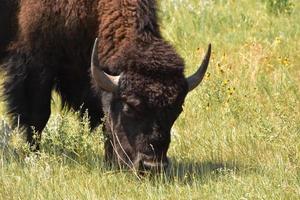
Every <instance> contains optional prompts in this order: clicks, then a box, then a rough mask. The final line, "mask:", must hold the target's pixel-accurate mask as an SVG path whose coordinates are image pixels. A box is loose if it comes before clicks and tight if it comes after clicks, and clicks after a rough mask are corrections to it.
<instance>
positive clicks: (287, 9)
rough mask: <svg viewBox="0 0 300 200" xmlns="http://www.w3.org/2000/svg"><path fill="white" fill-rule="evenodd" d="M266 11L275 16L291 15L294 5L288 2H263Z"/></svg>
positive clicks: (275, 0)
mask: <svg viewBox="0 0 300 200" xmlns="http://www.w3.org/2000/svg"><path fill="white" fill-rule="evenodd" d="M265 1H266V4H267V8H268V11H269V12H271V13H273V14H275V15H279V14H289V15H290V14H291V13H292V11H293V8H294V4H293V3H292V2H290V0H265Z"/></svg>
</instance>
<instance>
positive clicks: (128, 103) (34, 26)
mask: <svg viewBox="0 0 300 200" xmlns="http://www.w3.org/2000/svg"><path fill="white" fill-rule="evenodd" d="M17 19H18V29H17V30H18V33H17V37H16V38H15V39H14V40H12V41H11V43H10V45H9V47H8V48H7V52H8V55H7V57H6V61H5V62H4V69H5V72H6V76H7V78H6V81H5V83H4V94H5V97H6V101H7V105H8V111H9V113H10V114H11V116H12V119H13V121H14V123H13V124H14V125H16V124H17V121H18V123H19V124H21V125H22V127H24V130H25V132H26V135H27V141H28V142H29V143H30V145H31V146H32V147H36V148H38V141H39V139H40V135H41V132H42V130H43V128H44V127H45V125H46V123H47V121H48V118H49V115H50V99H51V91H52V90H56V91H57V92H58V93H59V94H60V95H61V98H62V101H63V102H64V105H68V106H70V107H72V108H74V109H75V110H81V111H82V112H84V111H85V110H88V113H89V117H90V123H91V127H92V128H93V127H95V126H97V125H98V124H99V123H101V122H102V121H101V119H102V118H103V117H104V115H105V117H104V118H103V123H104V134H105V138H106V139H105V140H106V141H105V160H106V161H108V162H112V163H118V164H120V165H121V166H128V167H130V168H135V169H141V168H142V169H157V168H160V169H162V168H165V167H167V166H168V163H169V162H168V158H167V151H168V148H169V144H170V140H171V135H170V131H171V127H172V125H173V123H174V121H175V120H176V119H177V117H178V116H179V115H180V113H181V112H182V105H183V103H184V99H185V97H186V95H187V93H188V92H189V91H191V90H193V89H194V88H195V87H196V86H197V85H199V83H200V82H201V80H202V79H203V77H204V74H205V72H206V69H207V67H208V64H209V58H210V54H211V46H210V45H209V47H208V50H207V53H206V55H205V58H204V59H203V61H202V64H201V66H200V67H199V69H198V70H197V71H196V72H195V74H193V75H192V76H190V77H188V78H185V76H184V61H183V59H182V58H181V57H180V56H179V55H178V54H177V53H176V51H175V50H174V48H173V47H172V46H171V45H170V44H168V42H166V41H165V40H164V39H163V38H162V36H161V33H160V30H159V25H158V19H157V13H156V1H155V0H77V1H74V0H57V1H53V0H39V1H36V0H20V1H19V11H18V15H17ZM95 38H98V39H97V40H96V41H95V42H94V40H95ZM93 44H94V45H93ZM91 52H92V55H91ZM32 127H33V128H32ZM33 129H34V130H33ZM34 132H36V133H37V134H38V135H37V137H33V136H34V134H33V133H34Z"/></svg>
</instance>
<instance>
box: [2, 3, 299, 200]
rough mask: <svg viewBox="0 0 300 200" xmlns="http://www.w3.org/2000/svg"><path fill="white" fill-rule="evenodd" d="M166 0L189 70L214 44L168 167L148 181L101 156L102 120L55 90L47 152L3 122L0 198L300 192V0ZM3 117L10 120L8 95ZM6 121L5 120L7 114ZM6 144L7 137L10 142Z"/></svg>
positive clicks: (163, 13)
mask: <svg viewBox="0 0 300 200" xmlns="http://www.w3.org/2000/svg"><path fill="white" fill-rule="evenodd" d="M265 2H266V1H260V0H259V1H253V0H239V1H235V0H215V1H210V0H185V1H183V0H163V1H161V3H160V4H159V10H160V11H159V15H160V19H161V30H162V33H163V35H164V36H165V38H166V39H167V40H168V41H170V43H172V44H173V45H174V46H175V47H176V49H177V50H178V53H180V55H182V57H183V58H184V59H185V60H186V75H189V74H191V73H192V72H193V71H194V70H195V69H196V68H197V65H198V64H199V63H200V61H201V59H202V56H203V53H204V52H205V50H206V48H207V45H208V43H212V45H213V55H212V60H211V63H210V66H209V70H208V73H207V76H206V78H205V79H204V81H203V83H202V85H201V86H200V87H198V88H197V89H196V90H195V91H193V92H191V93H190V94H189V95H188V97H187V99H186V101H185V106H184V112H183V113H182V114H181V116H180V118H179V119H178V120H177V121H176V124H175V126H174V127H173V131H172V142H171V146H170V149H169V156H170V157H171V160H172V163H173V165H172V167H171V169H170V171H169V172H167V173H166V174H161V175H158V176H154V177H151V176H149V177H148V176H146V177H144V178H142V179H141V180H140V179H138V178H137V177H136V176H135V175H134V174H133V173H132V172H120V171H118V170H111V169H108V168H107V167H106V166H105V164H104V163H103V143H102V141H103V138H102V135H101V131H100V128H99V129H97V130H95V131H94V133H90V131H89V129H88V124H87V120H86V119H84V120H79V117H78V114H77V113H74V112H69V111H66V110H63V111H60V109H59V107H60V100H59V98H58V97H57V96H56V95H55V94H54V97H53V103H52V111H53V112H52V115H51V119H50V121H49V123H48V124H47V127H46V129H45V130H44V132H43V139H42V151H41V154H40V156H39V157H37V156H36V155H34V154H32V155H30V156H27V155H28V153H27V148H26V146H25V145H24V142H22V139H21V136H20V134H19V133H18V130H15V131H13V133H14V134H13V135H12V136H11V138H10V140H9V141H8V142H7V141H5V140H6V139H7V137H6V136H5V135H7V131H6V128H5V125H4V123H2V124H1V125H0V131H1V134H0V135H1V136H0V138H1V141H0V142H1V143H0V147H1V150H0V153H1V155H0V199H3V200H6V199H7V200H8V199H30V200H31V199H41V200H43V199H241V200H242V199H300V12H299V10H300V1H298V0H294V1H291V2H292V3H293V7H292V8H291V10H290V11H289V13H290V14H288V13H279V14H277V15H276V14H272V13H271V12H270V11H268V7H267V6H266V3H265ZM0 117H1V118H2V119H3V120H8V119H7V116H6V115H5V106H4V103H3V102H1V105H0ZM3 120H2V121H3ZM4 143H5V144H7V143H8V145H4Z"/></svg>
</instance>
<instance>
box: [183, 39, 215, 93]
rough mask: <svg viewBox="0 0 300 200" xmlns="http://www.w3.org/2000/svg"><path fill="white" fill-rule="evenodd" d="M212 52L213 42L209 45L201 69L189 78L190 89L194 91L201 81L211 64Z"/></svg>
mask: <svg viewBox="0 0 300 200" xmlns="http://www.w3.org/2000/svg"><path fill="white" fill-rule="evenodd" d="M210 54H211V44H209V45H208V49H207V52H206V55H205V57H204V59H203V61H202V63H201V65H200V67H199V69H198V70H197V71H196V72H195V73H194V74H193V75H191V76H190V77H188V78H187V82H188V87H189V91H192V90H193V89H195V88H196V87H197V86H198V85H199V84H200V83H201V81H202V79H203V77H204V75H205V72H206V70H207V67H208V64H209V59H210Z"/></svg>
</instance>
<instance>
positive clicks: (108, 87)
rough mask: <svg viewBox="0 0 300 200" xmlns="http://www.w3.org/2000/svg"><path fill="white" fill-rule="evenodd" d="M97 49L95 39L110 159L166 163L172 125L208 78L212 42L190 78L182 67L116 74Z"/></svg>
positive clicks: (151, 165)
mask: <svg viewBox="0 0 300 200" xmlns="http://www.w3.org/2000/svg"><path fill="white" fill-rule="evenodd" d="M97 48H98V44H97V40H96V42H95V44H94V48H93V53H92V60H91V76H92V79H93V82H94V85H95V86H96V88H100V89H101V96H102V105H103V110H104V112H105V113H106V117H105V123H104V132H105V135H106V136H107V138H106V143H105V158H106V160H108V161H115V162H117V163H118V164H120V165H121V166H128V167H130V168H134V169H151V170H152V169H156V170H161V169H164V168H166V167H167V166H168V164H169V161H168V158H167V151H168V148H169V144H170V137H171V136H170V131H171V127H172V125H173V124H174V122H175V120H176V119H177V117H178V116H179V114H180V113H181V112H182V105H183V103H184V99H185V97H186V95H187V93H188V92H189V91H191V90H193V89H194V88H195V87H196V86H197V85H199V83H200V82H201V80H202V79H203V77H204V74H205V72H206V69H207V66H208V63H209V58H210V54H211V46H210V45H209V48H208V51H207V53H206V56H205V58H204V60H203V62H202V64H201V66H200V67H199V69H198V70H197V72H196V73H195V74H194V75H192V76H191V77H189V78H185V77H184V75H183V73H182V71H180V73H167V74H166V73H162V74H157V73H156V74H154V75H151V74H149V73H143V72H140V71H138V72H137V71H134V70H127V71H123V72H122V73H121V75H119V76H112V75H109V74H107V73H105V72H104V71H103V70H102V68H101V67H100V65H99V60H98V50H97Z"/></svg>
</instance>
